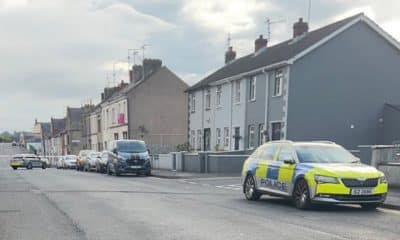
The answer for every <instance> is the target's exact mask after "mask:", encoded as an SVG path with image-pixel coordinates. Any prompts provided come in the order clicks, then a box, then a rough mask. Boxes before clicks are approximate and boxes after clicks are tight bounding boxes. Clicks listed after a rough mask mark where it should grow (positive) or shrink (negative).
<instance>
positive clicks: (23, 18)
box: [0, 0, 400, 131]
mask: <svg viewBox="0 0 400 240" xmlns="http://www.w3.org/2000/svg"><path fill="white" fill-rule="evenodd" d="M307 4H308V0H267V1H258V0H201V1H199V0H174V1H163V0H85V1H83V0H0V36H1V38H0V52H1V55H0V64H1V68H0V84H1V90H2V92H1V100H2V101H0V131H2V130H20V129H27V130H29V129H30V127H31V125H32V123H33V121H34V119H35V118H38V119H39V120H41V121H46V120H49V119H50V117H51V116H57V117H61V116H63V114H65V106H67V105H69V106H79V105H81V104H82V103H83V102H87V101H89V99H93V101H94V102H98V100H99V96H100V92H101V90H102V88H103V87H104V86H106V85H107V84H108V83H107V75H108V79H109V80H110V81H111V79H112V70H113V65H114V63H115V69H116V79H117V81H119V80H121V79H124V80H125V79H127V71H126V70H127V54H128V49H131V48H138V47H140V46H141V45H143V44H144V43H148V44H151V46H150V47H148V49H147V50H146V56H148V57H152V58H161V59H162V61H163V63H164V64H165V65H167V66H168V67H169V68H170V69H171V70H173V71H174V72H176V73H177V74H178V75H179V76H181V77H182V78H183V79H184V80H185V81H186V82H187V83H188V84H190V85H192V84H194V83H195V82H196V81H198V80H200V79H202V78H203V77H204V76H207V75H208V74H209V73H211V72H212V71H214V70H215V69H218V68H220V67H221V66H223V64H224V52H225V51H226V48H227V45H226V38H227V33H228V32H230V33H231V34H232V45H233V47H234V49H235V50H236V51H237V57H241V56H243V55H246V54H249V53H250V52H252V51H253V49H254V40H255V39H256V38H257V37H258V35H259V34H264V35H266V30H267V29H266V24H265V21H266V18H267V17H268V18H270V19H272V20H284V22H281V23H277V24H273V25H272V26H271V39H270V41H269V43H268V44H269V45H273V44H276V43H278V42H280V41H283V40H286V39H288V38H290V37H291V33H292V24H293V22H295V21H296V20H297V19H298V18H299V17H304V18H306V16H307V9H308V5H307ZM399 8H400V1H395V0H388V1H385V3H384V4H383V3H382V1H375V0H352V1H348V0H332V1H312V11H311V23H310V27H311V30H313V29H315V28H317V27H321V26H323V25H325V24H329V23H331V22H332V21H336V20H339V19H340V18H343V17H347V16H349V15H351V14H355V13H357V12H360V11H364V12H366V14H367V15H368V16H369V17H371V18H372V19H373V20H374V21H376V22H377V23H378V24H379V25H380V26H381V27H383V29H385V30H386V31H388V32H389V33H390V34H392V35H393V36H394V37H396V38H397V39H399V38H400V34H399V32H398V26H399V25H400V17H399V15H398V13H397V12H398V11H397V9H399Z"/></svg>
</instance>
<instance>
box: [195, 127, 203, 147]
mask: <svg viewBox="0 0 400 240" xmlns="http://www.w3.org/2000/svg"><path fill="white" fill-rule="evenodd" d="M202 142H203V141H202V131H201V130H197V142H196V143H197V144H196V149H197V150H201V146H202Z"/></svg>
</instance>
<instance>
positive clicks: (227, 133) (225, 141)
mask: <svg viewBox="0 0 400 240" xmlns="http://www.w3.org/2000/svg"><path fill="white" fill-rule="evenodd" d="M224 146H225V147H228V146H229V128H227V127H225V128H224Z"/></svg>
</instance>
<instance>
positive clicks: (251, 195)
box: [243, 175, 261, 201]
mask: <svg viewBox="0 0 400 240" xmlns="http://www.w3.org/2000/svg"><path fill="white" fill-rule="evenodd" d="M243 192H244V195H245V197H246V199H247V200H250V201H256V200H258V199H260V197H261V194H260V193H258V192H257V189H256V181H255V180H254V177H253V176H252V175H248V176H247V177H246V180H245V181H244V185H243Z"/></svg>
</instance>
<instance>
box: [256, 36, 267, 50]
mask: <svg viewBox="0 0 400 240" xmlns="http://www.w3.org/2000/svg"><path fill="white" fill-rule="evenodd" d="M267 43H268V40H267V39H265V38H264V37H263V35H260V36H259V37H258V38H257V39H256V40H255V41H254V52H257V51H258V50H260V49H261V48H264V47H266V46H267Z"/></svg>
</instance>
